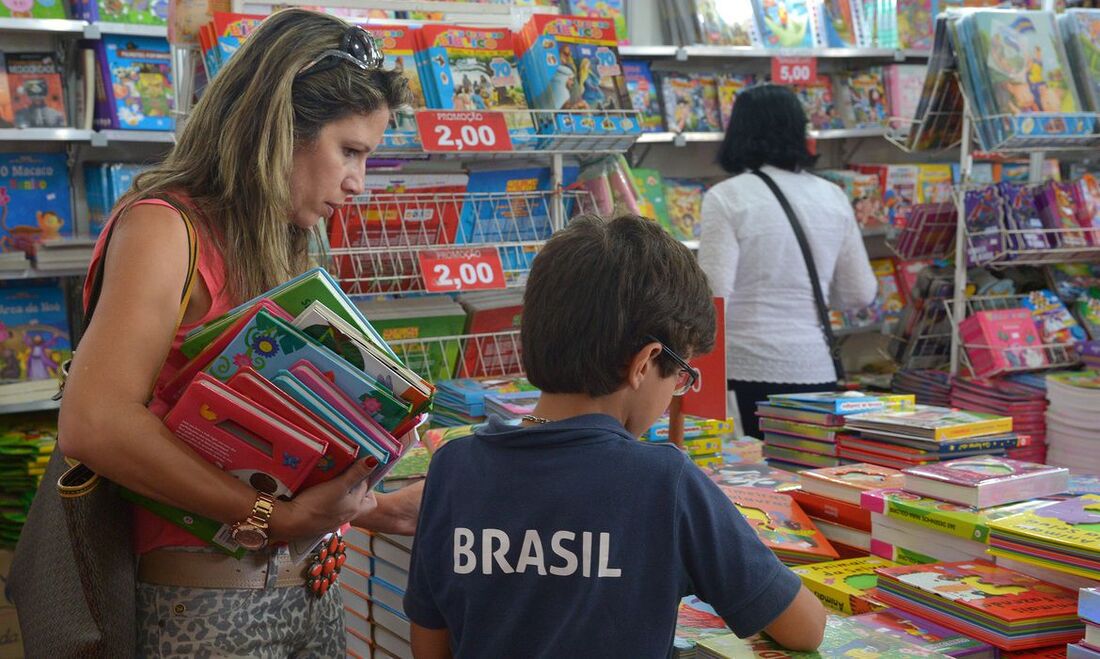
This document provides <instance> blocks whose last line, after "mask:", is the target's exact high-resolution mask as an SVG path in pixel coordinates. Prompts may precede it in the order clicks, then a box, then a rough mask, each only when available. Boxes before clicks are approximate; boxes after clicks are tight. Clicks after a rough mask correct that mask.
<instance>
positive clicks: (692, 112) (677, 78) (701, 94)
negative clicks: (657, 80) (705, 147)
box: [661, 73, 722, 133]
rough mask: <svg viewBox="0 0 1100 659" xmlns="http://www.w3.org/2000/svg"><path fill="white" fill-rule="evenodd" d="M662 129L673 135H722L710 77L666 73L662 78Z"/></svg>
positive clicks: (715, 94) (716, 91) (713, 82)
mask: <svg viewBox="0 0 1100 659" xmlns="http://www.w3.org/2000/svg"><path fill="white" fill-rule="evenodd" d="M661 97H662V99H663V100H664V106H665V126H667V127H668V130H670V131H673V132H676V133H717V132H721V130H722V125H721V121H722V118H721V112H719V110H718V90H717V88H716V87H715V79H714V77H713V76H699V75H688V74H685V73H666V74H664V75H662V76H661Z"/></svg>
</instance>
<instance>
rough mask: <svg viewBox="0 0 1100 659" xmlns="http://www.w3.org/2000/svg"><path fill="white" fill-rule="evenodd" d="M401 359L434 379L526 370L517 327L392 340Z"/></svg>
mask: <svg viewBox="0 0 1100 659" xmlns="http://www.w3.org/2000/svg"><path fill="white" fill-rule="evenodd" d="M389 345H390V347H391V348H393V351H394V352H395V353H397V356H398V357H399V358H400V359H401V361H402V362H403V363H404V364H405V365H406V366H408V367H409V368H410V369H412V370H413V371H414V372H416V373H417V374H418V375H420V376H421V377H424V378H427V379H428V380H431V381H433V382H435V381H438V380H446V379H451V378H481V377H517V376H522V375H523V374H524V371H523V353H522V349H521V344H520V331H519V330H518V329H514V330H506V331H502V332H486V333H481V334H456V335H451V336H440V337H431V338H418V339H399V340H395V341H389Z"/></svg>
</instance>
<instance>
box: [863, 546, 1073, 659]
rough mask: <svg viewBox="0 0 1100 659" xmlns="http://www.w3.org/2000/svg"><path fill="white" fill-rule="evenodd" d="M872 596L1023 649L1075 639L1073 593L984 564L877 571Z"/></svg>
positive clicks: (1002, 645) (1003, 646)
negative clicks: (875, 586) (875, 589)
mask: <svg viewBox="0 0 1100 659" xmlns="http://www.w3.org/2000/svg"><path fill="white" fill-rule="evenodd" d="M877 572H878V591H877V597H878V598H879V599H880V600H882V601H884V602H886V603H887V604H890V605H891V606H894V607H896V608H898V609H901V610H902V611H905V612H907V613H915V614H917V615H919V616H921V617H924V618H928V619H929V620H931V621H932V622H935V623H938V624H941V625H943V626H945V627H948V628H950V629H954V630H956V631H959V632H962V633H964V634H966V635H967V636H970V637H972V638H975V639H978V640H980V641H984V642H986V643H990V644H992V645H995V646H997V647H999V648H1000V649H1002V650H1023V649H1027V648H1037V647H1044V646H1048V645H1053V644H1055V643H1067V642H1073V641H1076V640H1078V639H1079V638H1081V635H1082V634H1083V631H1084V630H1083V628H1082V625H1081V622H1080V620H1078V618H1077V592H1076V591H1072V590H1070V589H1068V588H1063V587H1061V586H1056V585H1054V584H1049V583H1046V582H1044V581H1040V580H1038V579H1035V578H1033V577H1030V576H1027V575H1025V574H1021V573H1019V572H1016V571H1013V570H1008V569H1005V568H1001V567H997V566H996V565H994V564H992V563H989V562H987V561H962V562H955V563H931V564H927V565H910V566H905V567H895V568H883V569H880V570H877Z"/></svg>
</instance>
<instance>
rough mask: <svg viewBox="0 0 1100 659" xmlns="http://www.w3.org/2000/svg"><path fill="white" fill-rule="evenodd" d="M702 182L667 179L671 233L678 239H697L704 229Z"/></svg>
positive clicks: (667, 200)
mask: <svg viewBox="0 0 1100 659" xmlns="http://www.w3.org/2000/svg"><path fill="white" fill-rule="evenodd" d="M705 190H706V188H705V187H704V186H703V184H702V183H696V182H695V181H690V180H687V179H674V178H666V179H665V207H666V208H667V209H668V228H669V229H670V230H669V233H671V234H672V237H673V238H675V239H676V240H697V239H698V238H699V232H700V230H701V229H702V219H703V218H702V215H703V193H704V192H705Z"/></svg>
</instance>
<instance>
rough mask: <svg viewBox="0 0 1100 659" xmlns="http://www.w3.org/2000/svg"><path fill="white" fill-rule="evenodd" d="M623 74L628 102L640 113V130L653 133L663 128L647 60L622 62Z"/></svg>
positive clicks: (656, 92)
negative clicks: (628, 95)
mask: <svg viewBox="0 0 1100 659" xmlns="http://www.w3.org/2000/svg"><path fill="white" fill-rule="evenodd" d="M623 74H624V75H625V76H626V89H627V92H628V93H629V94H630V103H631V105H632V106H633V107H634V109H635V110H637V111H638V112H641V113H642V116H641V122H642V132H645V133H654V132H660V131H662V130H664V121H663V117H662V116H661V101H660V97H659V95H658V90H657V83H656V82H654V80H653V73H652V72H651V71H650V69H649V62H623Z"/></svg>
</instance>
